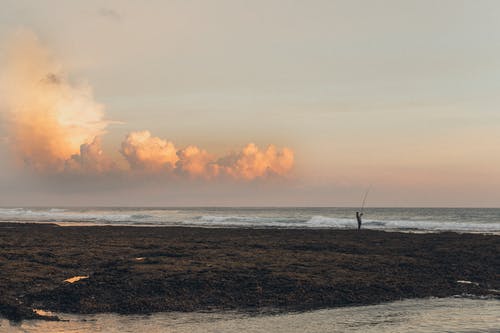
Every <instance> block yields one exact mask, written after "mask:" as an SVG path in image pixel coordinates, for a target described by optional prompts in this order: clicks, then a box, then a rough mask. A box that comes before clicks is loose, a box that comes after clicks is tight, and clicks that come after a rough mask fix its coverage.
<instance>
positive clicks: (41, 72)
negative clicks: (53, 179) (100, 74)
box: [5, 31, 108, 170]
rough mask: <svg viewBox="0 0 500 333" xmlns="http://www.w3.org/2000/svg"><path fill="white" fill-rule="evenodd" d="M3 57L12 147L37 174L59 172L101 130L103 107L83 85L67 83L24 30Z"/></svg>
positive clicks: (34, 38) (103, 120) (48, 57)
mask: <svg viewBox="0 0 500 333" xmlns="http://www.w3.org/2000/svg"><path fill="white" fill-rule="evenodd" d="M8 59H9V60H8V64H7V69H6V75H5V80H6V96H5V100H6V102H7V104H8V108H9V111H8V113H7V119H8V122H9V129H8V132H9V137H10V140H9V141H10V143H11V145H12V148H13V149H14V151H15V152H16V154H17V155H18V157H20V159H22V160H23V161H24V162H25V163H26V164H28V165H30V166H31V167H32V168H34V169H36V170H62V169H63V168H64V164H65V161H66V160H68V159H70V158H71V156H72V155H74V154H78V153H79V150H80V146H81V145H82V144H90V143H92V142H93V140H94V138H95V137H96V136H99V135H102V134H103V133H104V132H105V129H106V126H107V125H108V122H107V121H106V120H105V119H104V106H103V105H102V104H99V103H97V102H96V101H95V100H94V98H93V94H92V89H91V87H90V86H89V85H88V84H85V83H80V84H72V83H70V82H69V81H68V80H67V78H66V76H65V73H64V72H63V70H62V67H61V65H60V64H59V63H57V62H56V61H54V59H53V58H52V57H51V55H50V52H49V51H48V50H47V49H46V48H44V47H43V46H42V45H41V44H40V42H39V40H38V38H37V37H36V36H35V35H34V34H32V33H30V32H28V31H21V32H19V33H18V34H17V36H16V39H15V40H14V42H13V43H12V45H11V48H10V53H9V55H8Z"/></svg>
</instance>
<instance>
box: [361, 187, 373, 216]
mask: <svg viewBox="0 0 500 333" xmlns="http://www.w3.org/2000/svg"><path fill="white" fill-rule="evenodd" d="M371 188H372V186H371V185H370V186H368V188H367V189H366V192H365V196H364V197H363V203H362V204H361V213H363V211H364V210H365V202H366V198H367V197H368V193H369V192H370V189H371Z"/></svg>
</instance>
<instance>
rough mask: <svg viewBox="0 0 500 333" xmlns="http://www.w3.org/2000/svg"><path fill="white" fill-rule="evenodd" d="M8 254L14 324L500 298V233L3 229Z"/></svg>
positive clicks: (2, 279) (3, 303) (6, 310)
mask: <svg viewBox="0 0 500 333" xmlns="http://www.w3.org/2000/svg"><path fill="white" fill-rule="evenodd" d="M0 249H1V251H0V268H1V269H0V295H2V296H1V298H0V314H1V315H2V316H4V317H6V318H8V319H10V320H14V321H15V320H22V319H34V318H40V315H39V314H37V313H35V312H33V309H42V310H46V311H54V312H62V313H75V314H91V313H108V312H112V313H121V314H147V313H154V312H172V311H176V312H191V311H213V310H215V311H220V310H237V311H244V312H284V311H304V310H314V309H324V308H334V307H342V306H350V305H368V304H377V303H381V302H387V301H393V300H400V299H407V298H422V297H429V296H435V297H447V296H452V295H464V294H467V295H490V296H493V297H498V296H499V294H500V293H499V291H498V290H499V289H500V278H499V276H500V257H499V256H498V253H500V236H497V235H485V234H466V233H453V232H443V233H408V232H406V233H402V232H384V231H376V230H361V231H356V230H331V229H271V228H262V229H259V228H197V227H130V226H113V227H109V226H70V227H61V226H57V225H55V224H33V223H1V224H0ZM75 277H76V278H75ZM71 278H74V279H73V280H68V279H71ZM65 280H68V281H65ZM46 319H50V318H46ZM52 319H56V318H52Z"/></svg>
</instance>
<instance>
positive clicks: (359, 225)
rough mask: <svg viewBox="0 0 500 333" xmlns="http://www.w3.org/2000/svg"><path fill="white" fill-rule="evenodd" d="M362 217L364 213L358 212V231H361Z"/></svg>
mask: <svg viewBox="0 0 500 333" xmlns="http://www.w3.org/2000/svg"><path fill="white" fill-rule="evenodd" d="M361 216H363V213H360V212H356V220H358V230H360V229H361Z"/></svg>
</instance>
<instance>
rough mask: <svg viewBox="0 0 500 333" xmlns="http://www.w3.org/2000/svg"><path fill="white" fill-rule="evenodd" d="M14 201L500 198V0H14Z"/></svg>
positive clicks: (3, 124) (9, 201)
mask: <svg viewBox="0 0 500 333" xmlns="http://www.w3.org/2000/svg"><path fill="white" fill-rule="evenodd" d="M0 75H1V76H0V117H1V118H0V206H33V205H48V206H75V205H92V206H96V205H97V206H109V205H113V206H116V205H138V206H186V205H188V206H189V205H196V206H199V205H201V206H212V205H217V206H293V205H296V206H357V205H359V204H360V202H361V200H362V197H363V195H364V192H365V190H366V189H367V188H368V187H369V186H371V189H372V190H371V192H370V196H369V198H368V202H367V205H369V206H370V205H371V206H385V207H396V206H408V207H409V206H438V207H441V206H445V207H449V206H467V207H500V2H498V1H482V0H470V1H458V0H457V1H424V0H418V1H396V0H395V1H331V0H330V1H292V0H289V1H285V0H282V1H276V0H266V1H259V0H256V1H238V0H227V1H218V0H214V1H202V0H199V1H194V0H193V1H181V0H178V1H90V0H87V1H78V2H77V1H62V0H61V1H20V0H15V1H13V0H12V1H10V0H3V1H2V5H1V10H0Z"/></svg>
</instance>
